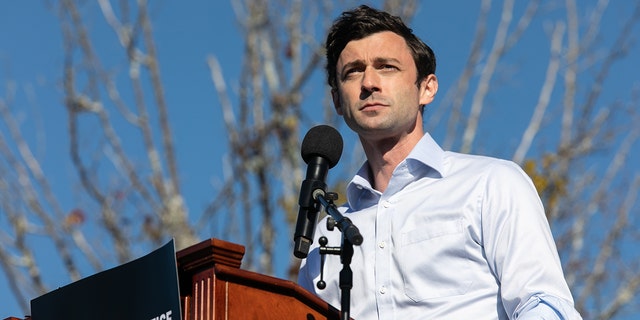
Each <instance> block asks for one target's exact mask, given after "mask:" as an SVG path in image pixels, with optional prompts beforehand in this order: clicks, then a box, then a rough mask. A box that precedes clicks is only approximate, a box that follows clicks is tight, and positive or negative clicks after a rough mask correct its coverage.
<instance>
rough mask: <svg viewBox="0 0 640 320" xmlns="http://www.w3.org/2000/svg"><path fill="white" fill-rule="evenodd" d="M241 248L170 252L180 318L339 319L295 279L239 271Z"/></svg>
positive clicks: (215, 242) (212, 243) (206, 246)
mask: <svg viewBox="0 0 640 320" xmlns="http://www.w3.org/2000/svg"><path fill="white" fill-rule="evenodd" d="M244 249H245V248H244V247H243V246H241V245H239V244H234V243H231V242H227V241H223V240H219V239H209V240H206V241H203V242H200V243H198V244H196V245H193V246H191V247H189V248H186V249H184V250H181V251H178V252H177V253H176V258H177V263H178V279H179V284H180V300H181V305H182V320H227V319H229V320H235V319H240V320H245V319H260V320H269V319H278V320H280V319H294V320H295V319H300V320H320V319H336V320H337V319H340V313H339V311H338V310H337V309H335V308H334V307H332V306H330V305H329V304H328V303H326V302H324V301H323V300H322V299H320V298H318V297H317V296H315V295H313V294H312V293H310V292H308V291H306V290H305V289H303V288H302V287H300V286H299V285H297V284H296V283H294V282H292V281H287V280H282V279H278V278H274V277H269V276H266V275H262V274H258V273H255V272H250V271H247V270H242V269H240V264H241V261H242V257H243V256H244ZM177 319H178V318H177V317H176V318H174V320H177ZM5 320H21V319H19V318H15V317H9V318H6V319H5ZM24 320H37V319H32V318H31V317H28V316H27V317H26V318H24Z"/></svg>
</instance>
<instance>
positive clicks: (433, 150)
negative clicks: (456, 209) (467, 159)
mask: <svg viewBox="0 0 640 320" xmlns="http://www.w3.org/2000/svg"><path fill="white" fill-rule="evenodd" d="M444 156H445V152H444V151H443V150H442V148H440V146H439V145H438V144H437V143H436V142H435V141H434V140H433V138H432V137H431V135H429V133H425V134H424V136H423V137H422V138H421V139H420V141H418V143H417V144H416V146H415V147H414V148H413V150H411V152H410V153H409V155H408V156H407V158H406V159H405V160H404V161H402V162H401V163H400V164H399V165H398V167H397V168H396V170H395V171H394V176H395V175H396V172H397V171H399V168H401V167H414V166H417V167H420V169H422V170H418V171H420V172H423V173H424V176H430V177H432V178H442V177H443V176H444ZM425 167H426V168H425ZM424 169H427V170H424ZM412 171H413V170H412ZM370 178H371V177H370V171H369V162H368V161H366V162H365V163H364V164H363V165H362V166H361V167H360V169H359V170H358V173H357V174H356V175H355V176H354V177H353V179H352V180H351V182H350V183H349V185H348V186H347V201H348V202H349V206H350V207H351V208H358V207H360V205H359V204H360V203H362V202H363V201H365V202H366V199H368V198H371V197H375V198H378V197H380V196H381V193H380V192H379V191H377V190H375V189H373V187H372V186H371V183H370V182H369V181H370ZM394 178H395V177H392V182H393V180H394ZM403 179H406V178H403ZM416 179H417V177H413V178H412V179H411V180H416ZM402 184H403V185H405V183H402Z"/></svg>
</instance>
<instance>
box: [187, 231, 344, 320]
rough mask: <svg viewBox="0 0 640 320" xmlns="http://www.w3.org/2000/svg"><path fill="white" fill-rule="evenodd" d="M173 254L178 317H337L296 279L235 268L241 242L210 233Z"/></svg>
mask: <svg viewBox="0 0 640 320" xmlns="http://www.w3.org/2000/svg"><path fill="white" fill-rule="evenodd" d="M176 255H177V261H178V278H179V281H180V298H181V303H182V319H183V320H222V319H300V320H319V319H340V313H339V311H338V310H337V309H335V308H333V307H332V306H330V305H329V304H328V303H326V302H324V301H323V300H322V299H320V298H318V297H317V296H315V295H313V294H311V293H310V292H308V291H306V290H305V289H303V288H302V287H300V286H299V285H297V284H296V283H294V282H292V281H287V280H282V279H278V278H274V277H269V276H266V275H262V274H258V273H254V272H250V271H246V270H242V269H240V264H241V261H242V257H243V256H244V247H243V246H241V245H238V244H234V243H230V242H226V241H223V240H219V239H209V240H206V241H203V242H200V243H198V244H196V245H194V246H191V247H189V248H186V249H184V250H181V251H178V253H177V254H176Z"/></svg>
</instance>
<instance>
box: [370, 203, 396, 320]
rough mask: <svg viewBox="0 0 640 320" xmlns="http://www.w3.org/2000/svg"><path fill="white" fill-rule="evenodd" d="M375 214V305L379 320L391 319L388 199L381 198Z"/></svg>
mask: <svg viewBox="0 0 640 320" xmlns="http://www.w3.org/2000/svg"><path fill="white" fill-rule="evenodd" d="M377 209H378V210H377V212H376V239H375V241H376V254H375V269H374V270H375V283H376V304H377V306H378V318H379V319H392V318H393V294H392V289H393V288H392V286H391V250H390V249H391V248H390V244H391V242H390V239H391V234H390V230H391V228H390V226H391V221H390V219H391V217H392V216H393V210H394V206H393V203H392V202H391V201H389V199H386V198H385V197H382V198H381V199H380V201H379V202H378V208H377Z"/></svg>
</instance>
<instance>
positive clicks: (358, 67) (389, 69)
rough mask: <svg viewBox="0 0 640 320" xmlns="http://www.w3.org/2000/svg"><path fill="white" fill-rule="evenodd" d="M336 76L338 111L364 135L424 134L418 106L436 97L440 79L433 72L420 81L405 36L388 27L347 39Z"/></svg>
mask: <svg viewBox="0 0 640 320" xmlns="http://www.w3.org/2000/svg"><path fill="white" fill-rule="evenodd" d="M336 78H337V79H336V80H337V81H336V82H337V88H336V90H334V91H333V92H332V95H333V101H334V105H335V108H336V111H337V113H338V114H339V115H342V116H343V117H344V119H345V122H346V123H347V125H348V126H349V127H350V128H351V129H352V130H354V131H355V132H356V133H358V135H359V136H360V137H361V138H365V139H367V138H372V139H374V140H376V139H385V138H392V137H398V136H399V135H406V134H409V133H411V132H414V131H415V129H418V130H419V132H420V134H421V133H422V115H421V113H420V105H422V104H427V103H429V102H431V101H432V100H433V95H435V91H434V90H437V79H436V78H435V76H434V75H430V76H429V77H427V78H426V79H425V80H423V81H421V82H420V86H418V85H416V79H417V70H416V66H415V63H414V61H413V57H412V55H411V50H410V49H409V47H408V46H407V44H406V42H405V40H404V38H402V37H401V36H399V35H397V34H395V33H393V32H389V31H386V32H379V33H375V34H372V35H370V36H368V37H366V38H363V39H360V40H354V41H351V42H349V43H347V45H346V46H345V48H344V49H343V50H342V52H341V53H340V57H339V58H338V62H337V64H336ZM434 86H435V87H434Z"/></svg>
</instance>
